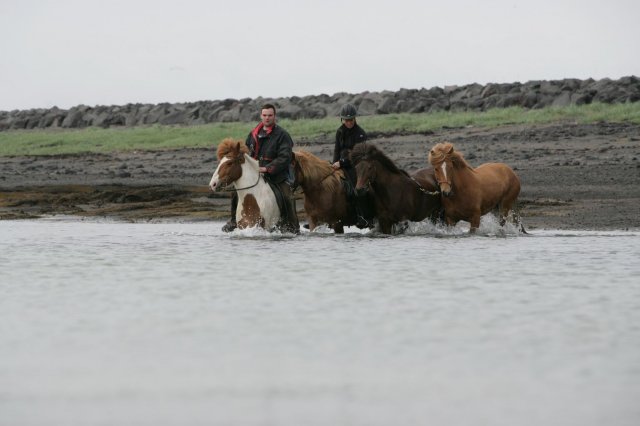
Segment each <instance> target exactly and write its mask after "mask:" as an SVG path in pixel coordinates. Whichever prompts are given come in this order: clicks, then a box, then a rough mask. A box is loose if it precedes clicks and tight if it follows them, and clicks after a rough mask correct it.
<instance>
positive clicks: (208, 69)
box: [0, 0, 640, 110]
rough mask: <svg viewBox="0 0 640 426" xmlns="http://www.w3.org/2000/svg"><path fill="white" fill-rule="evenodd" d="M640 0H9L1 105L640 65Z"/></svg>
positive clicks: (230, 94)
mask: <svg viewBox="0 0 640 426" xmlns="http://www.w3.org/2000/svg"><path fill="white" fill-rule="evenodd" d="M638 22H640V1H638V0H607V1H604V0H597V1H596V0H531V1H525V0H518V1H516V0H511V1H510V0H481V1H480V0H436V1H432V0H394V1H377V0H356V1H348V0H342V1H334V0H318V1H302V0H282V1H278V0H262V1H254V0H248V1H243V0H227V1H216V0H169V1H165V0H140V1H136V0H122V1H121V0H109V1H102V0H100V1H97V0H55V1H50V0H0V110H13V109H28V108H49V107H52V106H58V107H60V108H65V109H66V108H70V107H72V106H75V105H79V104H85V105H90V106H94V105H123V104H126V103H138V102H140V103H160V102H192V101H198V100H216V99H225V98H236V99H241V98H245V97H250V98H256V97H258V96H262V97H287V96H306V95H317V94H322V93H326V94H329V95H331V94H333V93H336V92H349V93H359V92H362V91H366V90H368V91H381V90H398V89H400V88H410V89H420V88H422V87H425V88H431V87H434V86H440V87H444V86H447V85H463V84H469V83H480V84H486V83H489V82H495V83H506V82H515V81H519V82H522V83H524V82H526V81H529V80H553V79H562V78H580V79H585V78H594V79H600V78H605V77H608V78H612V79H617V78H620V77H623V76H627V75H636V76H640V24H638Z"/></svg>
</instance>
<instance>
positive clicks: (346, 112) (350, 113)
mask: <svg viewBox="0 0 640 426" xmlns="http://www.w3.org/2000/svg"><path fill="white" fill-rule="evenodd" d="M356 115H358V110H356V107H354V106H353V105H351V104H344V105H343V106H342V108H341V109H340V118H341V119H343V120H345V119H347V120H353V119H354V118H356Z"/></svg>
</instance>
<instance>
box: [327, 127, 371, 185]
mask: <svg viewBox="0 0 640 426" xmlns="http://www.w3.org/2000/svg"><path fill="white" fill-rule="evenodd" d="M366 140H367V134H366V133H365V131H364V130H363V129H362V127H360V126H358V123H356V124H355V126H353V128H351V129H349V128H347V126H345V125H344V124H343V125H342V126H340V127H339V128H338V131H337V132H336V145H335V148H334V150H333V161H332V162H333V163H335V162H336V161H340V167H341V168H342V169H344V171H345V173H347V175H348V176H349V179H350V180H351V181H352V182H353V183H355V181H356V173H355V170H354V169H353V167H351V161H350V160H349V153H350V152H351V150H352V149H353V147H354V146H356V144H359V143H361V142H366Z"/></svg>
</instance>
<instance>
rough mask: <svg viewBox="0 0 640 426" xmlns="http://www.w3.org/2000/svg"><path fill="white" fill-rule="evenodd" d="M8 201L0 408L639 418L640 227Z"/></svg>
mask: <svg viewBox="0 0 640 426" xmlns="http://www.w3.org/2000/svg"><path fill="white" fill-rule="evenodd" d="M221 225H222V224H221V223H155V224H124V223H114V222H95V221H93V222H92V221H77V220H75V221H73V220H59V219H58V220H53V219H52V220H39V221H5V222H0V280H1V281H0V282H1V283H0V318H1V321H0V425H2V426H5V425H7V426H9V425H11V426H19V425H154V426H157V425H305V426H306V425H509V426H513V425H563V426H565V425H579V426H585V425H616V426H621V425H637V424H640V404H638V401H640V262H639V261H638V259H640V232H638V231H626V232H625V231H620V232H578V231H576V232H568V231H553V230H548V231H537V232H534V233H533V234H532V235H530V236H518V235H517V233H515V232H508V233H506V234H503V233H501V232H500V231H499V229H498V228H497V226H495V225H494V224H493V223H491V222H490V221H489V222H488V223H487V222H484V221H483V224H482V225H481V229H480V231H481V232H480V235H477V236H471V237H470V236H467V235H466V234H464V232H463V231H464V229H455V230H453V231H446V230H442V229H439V228H434V227H432V226H430V225H424V224H419V225H414V226H413V227H412V228H411V229H410V233H409V235H406V236H394V237H384V236H380V235H375V234H367V233H364V234H363V233H359V232H352V233H348V234H346V235H344V236H336V235H332V234H329V233H326V232H325V233H322V232H321V233H318V234H313V235H311V234H308V233H303V234H302V235H301V236H298V237H291V236H286V235H284V236H282V235H266V234H264V233H261V232H256V231H244V232H234V233H232V234H231V235H228V234H222V233H221V232H220V230H219V229H220V226H221Z"/></svg>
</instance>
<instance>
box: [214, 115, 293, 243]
mask: <svg viewBox="0 0 640 426" xmlns="http://www.w3.org/2000/svg"><path fill="white" fill-rule="evenodd" d="M260 118H261V121H260V123H259V124H258V125H257V126H256V127H255V128H254V129H253V130H252V131H251V132H250V133H249V135H248V136H247V140H246V141H245V144H246V145H247V147H248V148H249V154H250V155H251V157H252V158H254V159H256V160H258V162H259V165H260V168H259V171H260V173H262V174H263V176H264V177H265V179H266V180H267V181H268V182H269V183H270V184H272V187H275V188H274V192H275V193H276V198H277V196H278V195H279V194H278V192H279V193H280V194H281V195H282V198H283V200H282V202H281V203H278V204H281V205H282V208H281V213H280V216H281V217H282V224H281V228H282V230H283V231H286V232H292V233H296V234H298V233H300V225H299V223H298V216H297V215H296V204H295V199H294V198H293V193H292V191H291V184H292V183H293V182H292V181H291V179H292V177H290V169H289V168H290V166H291V160H292V157H293V154H292V149H293V141H292V139H291V136H289V133H287V131H286V130H284V129H283V128H282V127H280V126H278V125H277V124H276V107H275V106H274V105H272V104H265V105H263V106H262V108H261V109H260ZM237 208H238V195H237V194H236V193H235V192H234V194H233V196H232V198H231V219H230V220H229V221H228V222H227V223H226V224H225V225H224V226H223V227H222V230H223V231H224V232H231V231H233V230H234V229H236V227H237V226H238V225H237V223H236V209H237Z"/></svg>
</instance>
